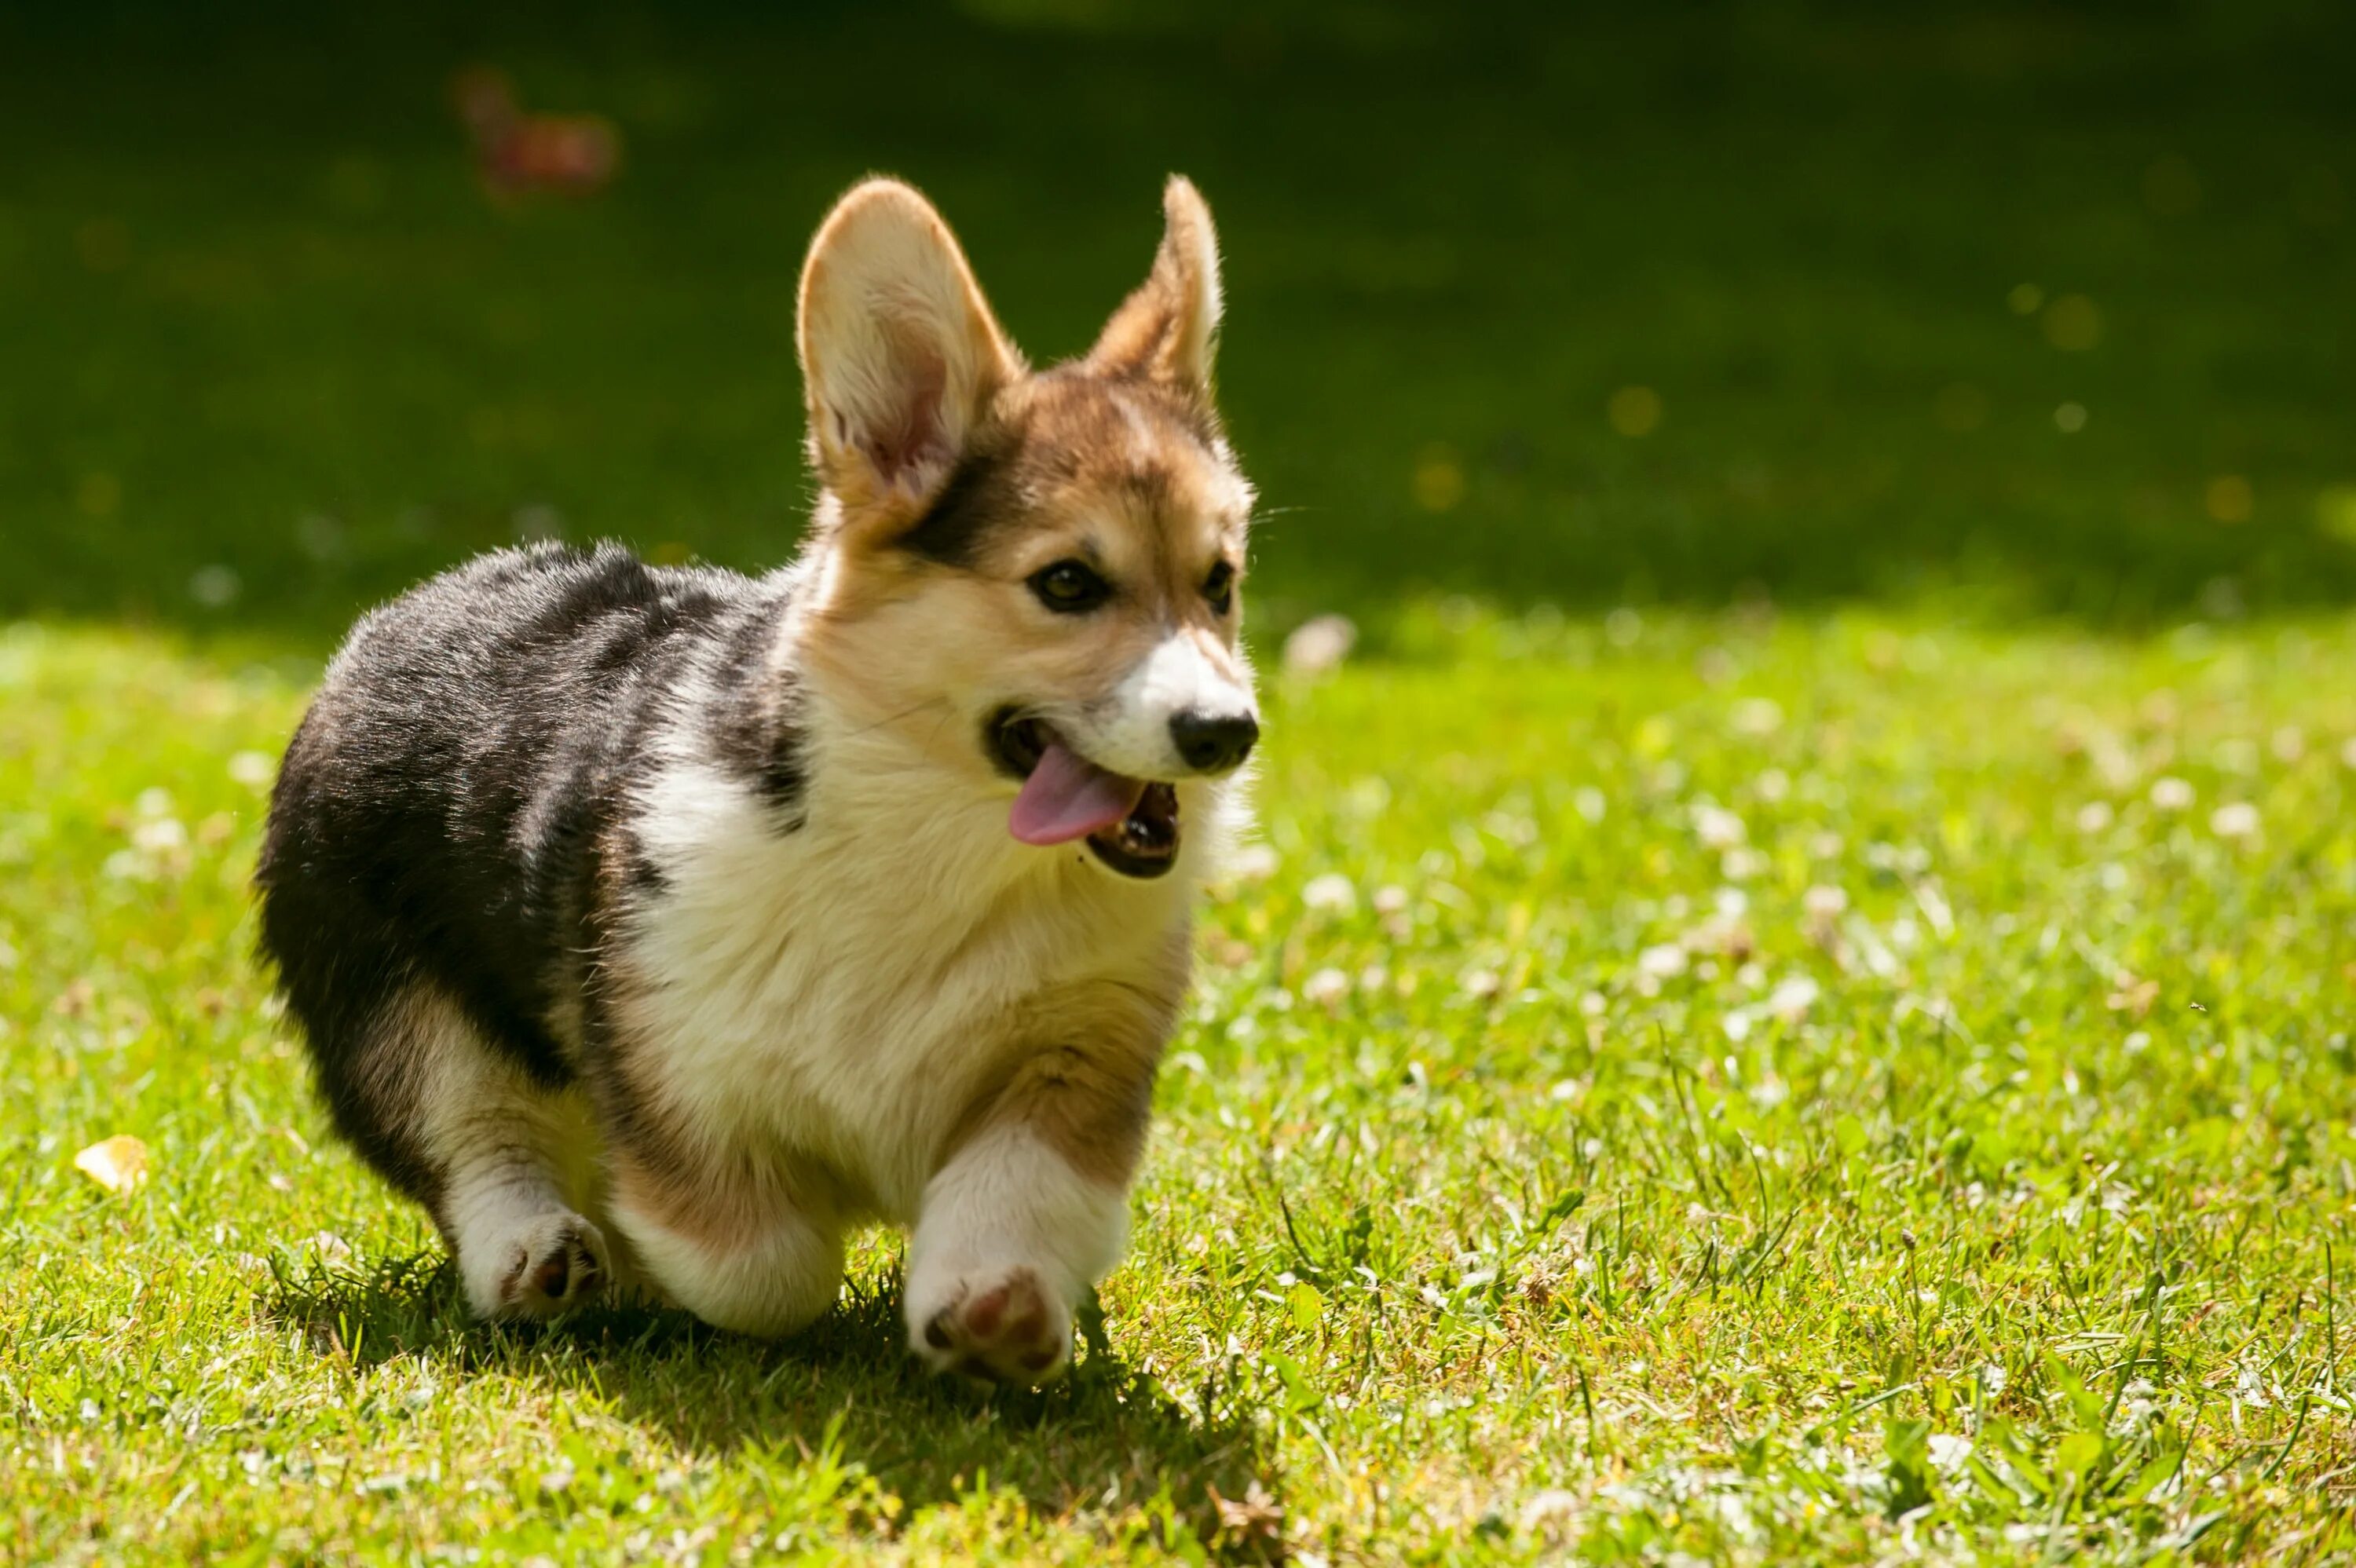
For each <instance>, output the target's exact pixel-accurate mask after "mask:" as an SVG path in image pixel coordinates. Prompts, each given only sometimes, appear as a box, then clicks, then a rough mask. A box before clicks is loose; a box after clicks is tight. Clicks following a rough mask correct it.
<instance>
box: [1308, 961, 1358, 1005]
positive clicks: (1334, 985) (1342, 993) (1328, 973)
mask: <svg viewBox="0 0 2356 1568" xmlns="http://www.w3.org/2000/svg"><path fill="white" fill-rule="evenodd" d="M1349 994H1350V976H1347V975H1344V974H1343V973H1342V971H1340V970H1339V969H1320V970H1318V971H1317V972H1316V973H1315V974H1314V975H1312V976H1309V978H1308V979H1306V980H1303V981H1302V982H1301V996H1303V997H1306V998H1308V999H1309V1000H1310V1001H1312V1002H1315V1003H1316V1004H1317V1005H1318V1006H1319V1007H1321V1008H1330V1007H1332V1006H1333V1005H1334V1004H1335V1003H1337V1002H1339V1001H1340V1000H1341V999H1342V998H1343V997H1346V996H1348V995H1349Z"/></svg>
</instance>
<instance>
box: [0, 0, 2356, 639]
mask: <svg viewBox="0 0 2356 1568" xmlns="http://www.w3.org/2000/svg"><path fill="white" fill-rule="evenodd" d="M2351 14H2352V13H2351V7H2348V6H2345V5H2331V4H2324V3H2320V0H2319V3H2315V4H2297V3H2267V4H2253V3H2223V0H2215V3H2200V4H2193V3H2187V4H2181V5H2166V6H2159V5H2154V6H2144V5H2085V6H2061V5H2011V6H1995V7H1972V8H1962V7H1954V6H1946V5H1937V6H1930V5H1925V6H1890V5H1801V4H1789V3H1762V4H1732V5H1661V6H1647V7H1633V6H1632V7H1622V8H1580V7H1562V6H1507V5H1496V6H1441V5H1396V4H1388V5H1387V4H1381V3H1378V0H1368V3H1365V4H1321V3H1319V0H1284V3H1280V4H1274V5H1257V4H1254V5H1243V4H1221V5H1180V4H1176V3H1175V0H1171V3H1166V4H1155V3H1150V0H967V3H966V4H962V5H951V6H946V7H935V6H920V5H841V6H815V7H797V8H778V7H759V8H755V7H744V8H742V9H733V8H729V7H724V6H714V5H687V6H669V5H665V6H657V5H637V6H615V5H587V6H563V7H558V6H544V7H501V8H499V9H498V13H497V14H496V15H487V14H481V12H480V11H479V10H478V8H477V7H471V6H457V5H434V4H428V5H402V6H391V7H321V6H309V5H305V6H287V7H284V8H283V9H272V8H268V7H262V8H255V7H252V6H247V7H242V8H239V9H237V10H235V11H234V12H230V11H227V10H223V9H220V8H218V7H210V8H209V7H203V6H178V7H138V6H132V7H124V6H120V5H112V6H110V5H97V6H82V5H77V6H72V7H67V6H50V7H46V8H38V9H28V8H26V7H11V8H7V9H5V10H0V532H5V542H6V545H7V549H6V550H5V557H0V614H16V613H48V614H63V615H69V616H78V617H97V618H107V619H129V620H134V621H150V622H162V623H166V624H174V625H180V626H187V627H192V628H198V629H205V628H237V629H239V630H241V631H251V630H262V631H266V632H267V633H269V634H271V635H273V636H277V635H283V636H284V637H287V638H289V639H291V640H292V641H293V642H295V643H296V644H298V645H305V646H310V645H324V644H325V642H326V640H327V638H329V637H331V636H332V635H334V633H335V632H336V631H337V630H338V629H339V628H340V627H341V626H342V625H343V624H344V623H345V622H346V621H347V620H348V618H349V617H350V616H351V614H352V613H354V612H355V611H356V610H358V609H359V608H360V607H361V606H363V605H365V604H366V603H369V602H371V601H373V600H375V599H378V598H380V597H382V596H384V595H386V594H388V593H391V592H395V591H397V590H398V589H399V588H400V587H401V586H402V585H403V584H404V583H406V582H408V581H411V580H412V579H413V578H415V577H417V576H419V575H421V574H423V573H424V572H426V571H431V570H433V569H434V568H436V567H438V566H441V565H443V564H445V563H447V562H449V561H452V560H456V559H458V558H459V557H462V556H464V555H466V554H467V553H469V552H471V551H474V550H477V549H483V548H485V547H487V546H490V545H494V544H498V543H501V542H504V541H508V540H510V539H515V538H518V537H519V536H526V535H535V534H559V535H562V536H564V537H569V538H574V539H585V538H590V537H594V536H615V537H619V538H622V539H627V540H630V541H632V542H634V543H635V544H637V545H638V546H639V547H641V548H642V549H647V550H648V551H651V552H655V553H656V554H658V555H659V556H660V557H663V558H666V559H668V558H678V557H684V556H686V555H688V554H691V553H692V554H696V555H701V556H705V557H708V558H710V559H713V560H721V561H724V562H728V563H730V564H734V565H741V566H757V565H761V564H765V563H770V562H774V561H776V560H780V559H782V558H783V557H784V556H785V555H786V554H787V552H788V551H789V550H790V549H791V548H792V545H793V542H794V539H795V536H796V532H797V529H798V524H799V520H800V518H801V517H802V515H803V512H804V508H805V506H806V504H807V498H808V481H807V478H806V475H804V472H803V470H802V466H801V462H800V457H799V434H800V432H799V426H800V413H799V402H798V397H799V394H798V385H797V379H796V374H795V370H794V366H793V351H792V327H793V323H792V311H793V282H794V276H795V272H796V269H797V267H798V262H799V260H800V254H801V250H802V247H803V245H804V244H805V242H806V241H807V239H808V236H809V232H810V230H811V228H812V226H813V225H814V224H815V223H816V221H817V219H819V216H820V214H821V213H822V212H823V210H824V208H825V207H826V205H827V203H828V202H829V200H830V198H831V197H833V196H834V195H835V194H836V193H837V192H839V191H840V190H841V188H842V187H844V186H845V185H846V184H848V183H849V182H850V181H851V180H852V179H854V178H856V177H857V176H859V175H861V174H862V173H863V172H866V171H868V170H872V169H885V170H891V171H894V172H896V173H899V174H902V175H905V176H907V177H909V178H911V179H913V180H915V181H916V182H917V183H918V184H919V185H921V186H923V187H925V188H926V190H927V191H929V192H930V193H931V194H932V195H933V197H935V198H936V199H937V201H938V203H939V204H940V205H941V207H942V208H943V209H944V210H945V212H946V213H947V214H948V217H949V219H950V220H951V221H952V223H954V224H955V225H956V226H957V227H958V229H959V231H960V232H961V234H962V235H963V236H964V238H965V240H966V241H967V244H968V247H969V251H970V253H971V255H972V257H973V259H974V261H975V264H976V266H977V267H978V269H979V271H980V274H981V277H982V279H983V282H984V284H985V286H986V287H987V288H988V289H989V290H990V292H991V294H992V296H993V298H994V300H995V302H996V303H997V304H998V307H999V310H1000V313H1001V316H1002V317H1003V319H1004V320H1005V321H1006V323H1007V325H1009V327H1010V329H1011V330H1012V332H1013V334H1014V335H1015V336H1016V337H1017V338H1018V339H1019V340H1020V341H1021V342H1022V343H1023V345H1024V347H1026V348H1027V349H1028V350H1029V351H1030V352H1031V353H1032V355H1033V357H1034V358H1040V359H1044V358H1048V357H1057V356H1061V355H1064V354H1067V353H1071V352H1074V351H1076V350H1077V349H1079V348H1081V347H1085V345H1086V343H1087V340H1088V338H1089V336H1090V335H1091V333H1092V331H1093V329H1094V327H1095V326H1096V325H1097V324H1098V322H1099V321H1100V320H1101V318H1102V317H1103V315H1104V314H1105V313H1106V312H1107V311H1108V309H1109V308H1110V306H1111V305H1112V304H1114V303H1115V302H1116V301H1117V300H1118V299H1119V296H1120V295H1121V293H1123V292H1124V291H1125V290H1126V289H1127V288H1128V287H1129V286H1130V284H1131V283H1134V282H1135V281H1136V280H1137V278H1138V277H1140V276H1141V274H1142V272H1143V269H1144V267H1145V264H1146V261H1147V260H1148V257H1149V255H1150V253H1151V247H1152V244H1153V242H1154V240H1155V238H1156V232H1157V227H1158V217H1157V210H1156V195H1157V189H1158V185H1159V182H1160V179H1161V177H1162V175H1163V173H1164V172H1165V171H1168V170H1171V169H1182V170H1184V171H1186V172H1187V173H1189V174H1191V175H1193V176H1194V177H1195V179H1196V180H1197V181H1198V182H1199V183H1200V184H1201V185H1202V187H1204V189H1205V192H1206V194H1207V195H1208V196H1209V197H1210V199H1211V202H1212V204H1213V207H1214V208H1215V211H1216V213H1217V215H1218V218H1219V220H1220V223H1221V226H1222V229H1223V233H1224V239H1225V243H1226V253H1227V265H1228V272H1227V277H1228V289H1229V314H1228V325H1227V332H1226V347H1225V351H1224V357H1223V359H1222V374H1223V380H1224V396H1225V400H1226V405H1227V408H1228V412H1229V416H1230V420H1231V423H1232V425H1233V428H1234V432H1235V434H1236V437H1237V443H1238V445H1239V446H1240V448H1241V450H1242V452H1243V453H1244V455H1245V457H1246V460H1247V462H1248V465H1249V467H1250V469H1251V470H1252V472H1253V473H1254V475H1256V477H1257V478H1258V480H1259V482H1260V485H1261V489H1262V492H1263V495H1264V496H1265V498H1266V501H1267V503H1268V517H1267V518H1266V520H1265V522H1264V524H1263V528H1262V532H1261V534H1260V536H1259V539H1258V547H1257V560H1258V571H1259V573H1260V575H1259V578H1258V595H1259V598H1258V603H1259V605H1260V613H1261V616H1262V619H1261V622H1260V625H1261V628H1262V629H1263V630H1266V629H1268V628H1269V626H1270V625H1271V624H1273V625H1275V626H1279V627H1280V626H1281V625H1283V624H1286V622H1287V621H1288V620H1290V619H1297V618H1298V617H1299V616H1301V615H1302V614H1306V613H1312V612H1314V611H1319V610H1324V609H1333V608H1339V609H1344V610H1348V611H1351V612H1353V613H1356V614H1358V615H1359V616H1360V617H1361V618H1362V619H1365V620H1367V621H1368V622H1369V623H1370V624H1372V625H1373V626H1374V627H1375V629H1376V634H1377V635H1380V632H1381V628H1382V626H1383V624H1385V619H1386V615H1387V612H1388V607H1390V606H1394V605H1397V604H1399V603H1405V602H1407V601H1408V600H1409V599H1411V598H1414V597H1417V596H1419V595H1425V594H1429V593H1431V592H1460V591H1461V592H1471V593H1474V594H1477V595H1480V596H1483V597H1486V598H1489V599H1492V600H1494V601H1497V602H1499V603H1504V604H1506V605H1509V606H1526V605H1529V604H1532V603H1541V602H1546V603H1555V604H1558V605H1560V606H1562V607H1564V608H1565V609H1567V610H1578V609H1582V608H1595V607H1600V606H1607V605H1612V604H1617V603H1683V604H1692V605H1698V606H1711V605H1723V604H1726V603H1730V602H1739V601H1743V600H1747V599H1753V598H1756V597H1759V596H1761V595H1765V596H1769V597H1772V599H1773V600H1774V601H1775V602H1776V603H1782V604H1789V605H1803V606H1804V605H1808V604H1813V603H1829V602H1837V601H1841V600H1845V599H1851V598H1855V597H1858V596H1872V597H1877V598H1882V599H1900V600H1914V599H1920V598H1925V597H1929V598H1934V599H1935V600H1937V602H1939V603H1942V604H1943V605H1960V606H1962V607H1964V610H1965V613H1993V614H2000V615H2017V614H2030V615H2044V614H2053V613H2058V614H2061V615H2065V616H2069V617H2073V618H2077V619H2080V620H2083V621H2085V622H2087V623H2090V624H2096V625H2102V626H2115V627H2128V628H2131V627H2135V626H2137V625H2142V624H2154V623H2157V622H2160V621H2163V620H2166V619H2170V618H2177V617H2181V616H2185V615H2203V616H2211V617H2221V616H2229V615H2233V614H2236V613H2250V612H2256V611H2264V610H2280V609H2288V610H2296V609H2298V608H2300V607H2303V606H2313V605H2320V604H2325V603H2346V602H2348V601H2349V600H2350V599H2351V598H2356V399H2351V390H2356V375H2351V371H2352V370H2356V367H2351V348H2356V319H2352V318H2356V313H2352V312H2351V306H2356V267H2351V262H2356V210H2351V208H2356V79H2351V67H2356V24H2351ZM468 63H487V64H491V65H495V66H497V67H499V68H501V69H505V70H506V71H508V72H509V73H510V74H511V75H512V77H513V78H514V80H515V81H516V83H517V87H518V90H519V92H520V94H521V96H522V99H523V101H524V102H525V105H526V107H527V108H530V109H536V110H548V111H556V112H594V113H598V114H602V115H605V116H607V117H609V118H610V119H611V121H612V122H613V123H614V124H615V125H616V127H617V128H618V130H619V133H620V134H621V136H622V138H623V142H624V146H625V154H624V161H623V164H622V166H621V169H620V172H619V174H618V176H616V178H615V179H614V180H613V181H612V182H611V184H610V186H609V187H606V188H605V189H603V190H602V191H599V192H597V193H596V194H594V195H589V196H584V197H538V198H532V199H525V200H520V201H513V202H507V203H501V202H497V201H493V200H491V199H489V198H488V197H487V196H486V193H485V191H484V189H483V187H482V186H481V184H480V182H479V181H478V180H477V176H476V174H475V171H474V168H473V165H472V163H471V160H470V155H469V152H468V147H467V143H466V133H465V132H464V129H463V128H462V126H461V125H460V124H459V123H458V120H457V118H456V116H455V113H454V112H453V111H452V108H451V104H450V100H449V80H450V77H451V73H452V72H453V70H454V69H456V68H459V67H461V66H464V65H466V64H468Z"/></svg>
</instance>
